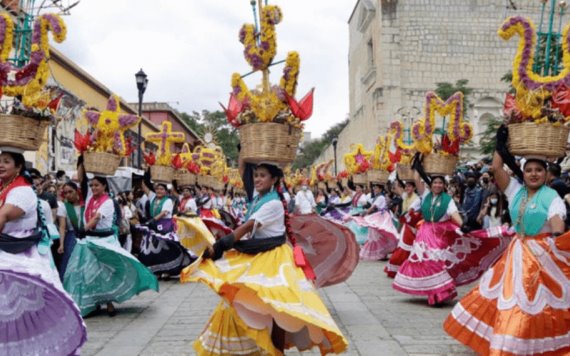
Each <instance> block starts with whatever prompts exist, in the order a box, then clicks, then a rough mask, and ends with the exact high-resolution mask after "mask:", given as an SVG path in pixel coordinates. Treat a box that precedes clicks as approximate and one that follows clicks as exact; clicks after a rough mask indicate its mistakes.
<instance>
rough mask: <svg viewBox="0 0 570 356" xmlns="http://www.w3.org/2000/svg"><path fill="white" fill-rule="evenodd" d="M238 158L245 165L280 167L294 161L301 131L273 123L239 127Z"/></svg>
mask: <svg viewBox="0 0 570 356" xmlns="http://www.w3.org/2000/svg"><path fill="white" fill-rule="evenodd" d="M238 130H239V136H240V144H241V151H240V157H241V158H242V159H243V160H244V162H247V163H261V162H275V163H278V164H279V165H280V166H286V165H287V164H289V163H291V162H293V161H294V160H295V156H296V155H297V147H298V146H299V141H300V140H301V130H300V129H298V128H294V127H292V126H290V125H287V124H278V123H274V122H266V123H254V124H246V125H243V126H240V128H239V129H238Z"/></svg>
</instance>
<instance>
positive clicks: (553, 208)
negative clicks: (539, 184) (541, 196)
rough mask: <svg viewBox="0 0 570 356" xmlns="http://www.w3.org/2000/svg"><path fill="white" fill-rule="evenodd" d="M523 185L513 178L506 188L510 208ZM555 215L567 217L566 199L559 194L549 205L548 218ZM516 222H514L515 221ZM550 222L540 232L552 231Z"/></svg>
mask: <svg viewBox="0 0 570 356" xmlns="http://www.w3.org/2000/svg"><path fill="white" fill-rule="evenodd" d="M522 187H523V185H522V184H520V183H519V181H518V180H516V179H514V178H511V180H510V182H509V185H508V186H507V189H505V195H506V196H507V199H508V201H509V208H510V207H511V206H510V204H511V203H512V202H513V201H514V199H515V195H517V193H518V192H519V190H521V189H522ZM555 215H558V216H560V218H561V219H562V220H564V219H566V205H564V201H563V200H562V198H560V196H559V195H558V194H557V195H556V197H555V198H554V199H553V200H552V203H551V204H550V207H548V217H547V220H550V219H551V218H552V217H554V216H555ZM513 223H514V222H513ZM551 231H552V230H551V228H550V224H548V223H546V224H544V226H543V227H542V229H541V230H540V233H545V232H546V233H548V232H551Z"/></svg>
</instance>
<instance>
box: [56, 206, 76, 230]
mask: <svg viewBox="0 0 570 356" xmlns="http://www.w3.org/2000/svg"><path fill="white" fill-rule="evenodd" d="M73 209H74V210H75V215H76V216H77V218H78V219H81V206H80V205H74V206H73ZM56 215H57V217H58V218H65V224H66V225H65V226H66V230H73V225H72V224H71V220H70V219H69V216H68V215H67V209H66V208H65V204H63V203H62V204H58V207H57V213H56ZM78 223H79V221H78Z"/></svg>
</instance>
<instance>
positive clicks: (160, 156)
mask: <svg viewBox="0 0 570 356" xmlns="http://www.w3.org/2000/svg"><path fill="white" fill-rule="evenodd" d="M160 127H161V130H160V132H157V133H148V134H146V135H145V140H146V141H149V142H152V143H155V144H156V145H157V146H158V152H157V155H156V159H155V161H154V162H153V163H152V164H151V163H150V162H149V161H147V164H149V165H150V166H152V165H155V164H156V165H158V166H171V165H172V158H173V157H172V151H171V150H170V148H171V145H172V144H174V143H182V142H184V141H185V139H186V135H184V133H183V132H175V131H172V123H171V122H170V121H168V120H164V121H163V122H162V124H161V125H160Z"/></svg>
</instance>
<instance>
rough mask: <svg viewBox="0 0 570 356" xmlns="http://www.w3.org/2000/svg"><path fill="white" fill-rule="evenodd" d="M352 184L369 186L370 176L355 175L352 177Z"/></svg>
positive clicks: (363, 174) (364, 174)
mask: <svg viewBox="0 0 570 356" xmlns="http://www.w3.org/2000/svg"><path fill="white" fill-rule="evenodd" d="M352 182H353V183H354V184H364V185H366V184H368V175H367V174H366V173H362V174H355V175H353V176H352Z"/></svg>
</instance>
